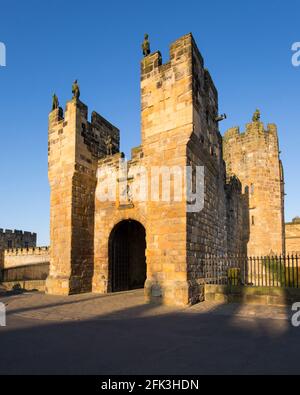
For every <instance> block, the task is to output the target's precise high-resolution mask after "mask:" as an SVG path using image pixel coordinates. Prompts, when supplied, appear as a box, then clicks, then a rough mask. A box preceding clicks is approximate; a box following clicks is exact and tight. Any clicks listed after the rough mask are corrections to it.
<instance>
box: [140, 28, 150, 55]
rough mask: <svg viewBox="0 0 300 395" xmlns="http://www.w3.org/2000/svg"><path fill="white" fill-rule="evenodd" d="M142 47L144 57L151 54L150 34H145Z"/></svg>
mask: <svg viewBox="0 0 300 395" xmlns="http://www.w3.org/2000/svg"><path fill="white" fill-rule="evenodd" d="M142 49H143V55H144V57H146V56H148V55H150V53H151V50H150V42H149V35H148V34H145V38H144V42H143V45H142Z"/></svg>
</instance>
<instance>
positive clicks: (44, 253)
mask: <svg viewBox="0 0 300 395" xmlns="http://www.w3.org/2000/svg"><path fill="white" fill-rule="evenodd" d="M49 251H50V249H49V247H33V248H14V249H10V250H5V251H4V263H3V269H10V268H12V267H19V266H26V265H38V264H40V263H49V262H50V257H49V253H50V252H49Z"/></svg>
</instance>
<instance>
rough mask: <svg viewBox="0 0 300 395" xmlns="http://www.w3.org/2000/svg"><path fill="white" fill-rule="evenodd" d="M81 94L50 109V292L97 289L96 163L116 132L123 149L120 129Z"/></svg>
mask: <svg viewBox="0 0 300 395" xmlns="http://www.w3.org/2000/svg"><path fill="white" fill-rule="evenodd" d="M91 118H92V119H91V122H89V121H88V109H87V107H86V106H85V105H84V104H83V103H82V102H81V101H79V100H77V99H75V98H74V99H73V100H71V101H69V102H68V103H67V106H66V110H65V114H63V111H62V109H61V108H58V109H55V110H54V111H52V112H51V113H50V115H49V148H48V176H49V183H50V188H51V197H50V205H51V207H50V240H51V253H50V274H49V277H48V279H47V282H46V290H47V292H48V293H52V294H57V295H67V294H70V293H79V292H89V291H91V290H92V277H93V270H94V213H95V208H94V207H95V187H96V169H97V161H98V159H99V158H101V157H103V156H105V155H106V146H105V139H106V138H107V136H111V138H112V143H113V151H114V152H117V151H118V150H119V131H118V129H117V128H115V127H114V126H112V125H111V124H110V123H109V122H107V121H106V120H105V119H104V118H102V117H101V116H100V115H98V114H97V113H96V112H93V113H92V117H91Z"/></svg>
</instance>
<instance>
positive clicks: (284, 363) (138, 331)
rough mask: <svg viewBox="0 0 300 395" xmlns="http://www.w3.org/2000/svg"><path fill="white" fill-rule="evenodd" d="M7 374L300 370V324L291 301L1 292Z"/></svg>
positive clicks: (2, 362)
mask: <svg viewBox="0 0 300 395" xmlns="http://www.w3.org/2000/svg"><path fill="white" fill-rule="evenodd" d="M0 302H4V303H5V304H6V307H7V327H5V328H3V327H2V328H0V350H1V358H0V374H147V375H149V374H189V373H191V374H265V373H270V374H286V373H292V374H299V373H300V364H299V353H300V341H299V339H300V328H299V329H296V328H293V327H292V326H291V324H290V318H289V316H290V312H289V311H287V310H286V309H283V308H270V307H269V308H266V307H261V306H241V305H217V304H212V303H203V304H199V305H197V306H194V307H192V308H184V309H174V308H168V307H164V306H153V305H147V304H145V303H144V298H143V292H142V291H135V292H129V293H121V294H114V295H109V296H99V295H93V294H88V295H80V296H71V297H53V296H49V295H43V294H39V293H33V294H31V293H29V294H27V293H25V294H20V295H13V294H8V295H6V296H3V295H2V296H0Z"/></svg>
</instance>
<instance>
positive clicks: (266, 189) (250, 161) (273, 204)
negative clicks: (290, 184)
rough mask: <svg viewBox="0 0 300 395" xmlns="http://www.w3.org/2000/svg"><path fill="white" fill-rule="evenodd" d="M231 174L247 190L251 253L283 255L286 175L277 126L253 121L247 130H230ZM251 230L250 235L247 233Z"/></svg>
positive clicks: (228, 161)
mask: <svg viewBox="0 0 300 395" xmlns="http://www.w3.org/2000/svg"><path fill="white" fill-rule="evenodd" d="M223 151H224V160H225V162H226V168H227V173H228V175H234V176H236V177H238V179H239V180H240V182H241V184H242V189H243V192H244V193H245V199H246V206H248V210H247V211H248V215H245V218H246V222H245V224H244V232H246V234H245V237H248V239H249V242H248V245H247V253H248V255H249V256H263V255H270V254H271V255H272V254H283V253H284V252H285V229H284V174H283V166H282V162H281V160H280V152H279V142H278V135H277V127H276V126H275V125H273V124H270V125H268V128H267V130H265V128H264V125H263V123H262V122H260V121H257V122H252V123H249V124H248V125H247V128H246V131H245V132H244V133H240V130H239V128H232V129H229V130H228V131H227V132H226V134H225V136H224V139H223ZM247 233H248V236H247Z"/></svg>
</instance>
